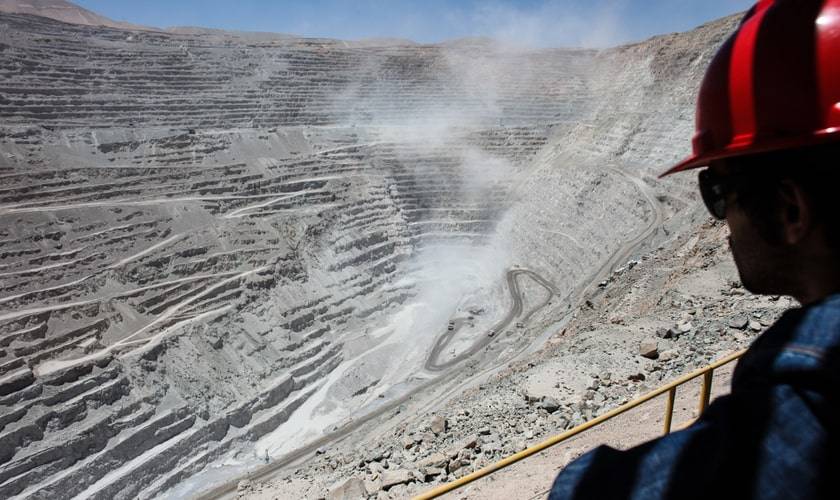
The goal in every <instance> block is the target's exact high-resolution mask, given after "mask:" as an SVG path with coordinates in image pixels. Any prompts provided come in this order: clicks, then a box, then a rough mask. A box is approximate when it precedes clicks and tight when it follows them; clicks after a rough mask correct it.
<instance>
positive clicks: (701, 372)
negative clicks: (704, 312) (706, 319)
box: [413, 350, 746, 500]
mask: <svg viewBox="0 0 840 500" xmlns="http://www.w3.org/2000/svg"><path fill="white" fill-rule="evenodd" d="M745 352H746V350H742V351H738V352H736V353H733V354H730V355H729V356H726V357H724V358H722V359H720V360H718V361H716V362H714V363H712V364H710V365H708V366H706V367H704V368H700V369H698V370H695V371H693V372H691V373H689V374H687V375H683V376H682V377H680V378H678V379H676V380H674V381H673V382H671V383H669V384H666V385H664V386H662V387H660V388H659V389H656V390H654V391H651V392H649V393H647V394H645V395H644V396H641V397H639V398H636V399H634V400H633V401H630V402H629V403H625V404H623V405H621V406H619V407H618V408H615V409H613V410H610V411H608V412H607V413H605V414H603V415H601V416H599V417H597V418H594V419H592V420H590V421H589V422H585V423H583V424H581V425H579V426H577V427H575V428H574V429H570V430H568V431H566V432H563V433H562V434H558V435H556V436H554V437H551V438H549V439H547V440H545V441H543V442H542V443H539V444H536V445H534V446H531V447H530V448H527V449H525V450H522V451H520V452H519V453H516V454H514V455H511V456H509V457H507V458H505V459H503V460H500V461H498V462H496V463H494V464H491V465H488V466H487V467H484V468H483V469H479V470H477V471H475V472H473V473H471V474H467V475H466V476H464V477H462V478H460V479H457V480H455V481H452V482H451V483H447V484H443V485H441V486H438V487H437V488H434V489H432V490H429V491H427V492H426V493H423V494H421V495H418V496H416V497H414V499H413V500H429V499H432V498H437V497H439V496H441V495H444V494H446V493H449V492H450V491H453V490H456V489H458V488H461V487H463V486H466V485H467V484H469V483H472V482H473V481H476V480H478V479H481V478H483V477H485V476H489V475H490V474H493V473H494V472H497V471H499V470H501V469H504V468H505V467H508V466H510V465H513V464H515V463H516V462H519V461H520V460H524V459H525V458H528V457H530V456H531V455H535V454H537V453H539V452H541V451H543V450H545V449H547V448H550V447H552V446H555V445H557V444H560V443H562V442H563V441H565V440H567V439H569V438H571V437H574V436H576V435H578V434H580V433H582V432H584V431H586V430H589V429H591V428H593V427H595V426H597V425H599V424H602V423H604V422H606V421H607V420H610V419H611V418H613V417H616V416H618V415H621V414H622V413H624V412H626V411H629V410H632V409H633V408H636V407H637V406H639V405H641V404H643V403H646V402H648V401H650V400H651V399H654V398H656V397H657V396H660V395H662V394H664V393H666V392H667V393H668V402H667V405H666V407H665V428H664V433H665V434H668V433H670V432H671V421H672V418H673V413H674V400H675V399H676V395H677V387H679V386H681V385H683V384H685V383H687V382H690V381H691V380H694V379H695V378H697V377H700V376H702V377H703V385H702V388H701V390H700V404H699V410H700V411H699V413H702V412H703V410H705V409H706V407H707V406H708V405H709V398H710V396H711V392H712V380H713V377H714V371H715V370H716V369H717V368H720V367H721V366H723V365H726V364H728V363H731V362H732V361H735V360H736V359H738V358H740V357H741V356H742V355H743V354H744V353H745ZM699 413H698V414H699ZM692 423H693V421H689V422H688V423H686V424H685V425H683V426H681V428H684V427H688V426H689V425H691V424H692Z"/></svg>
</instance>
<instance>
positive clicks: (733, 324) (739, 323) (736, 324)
mask: <svg viewBox="0 0 840 500" xmlns="http://www.w3.org/2000/svg"><path fill="white" fill-rule="evenodd" d="M749 324H750V320H749V319H748V318H747V317H745V316H739V317H737V318H733V319H732V320H730V321H729V328H734V329H736V330H745V329H746V328H747V326H749Z"/></svg>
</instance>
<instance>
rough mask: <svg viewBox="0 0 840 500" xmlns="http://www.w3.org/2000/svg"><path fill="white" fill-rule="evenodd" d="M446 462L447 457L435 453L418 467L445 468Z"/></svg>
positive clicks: (419, 463)
mask: <svg viewBox="0 0 840 500" xmlns="http://www.w3.org/2000/svg"><path fill="white" fill-rule="evenodd" d="M446 461H447V458H446V455H444V454H443V453H440V452H435V453H432V454H431V455H429V456H428V457H426V458H424V459H423V460H421V461H420V462H418V464H417V465H419V466H420V467H445V466H446Z"/></svg>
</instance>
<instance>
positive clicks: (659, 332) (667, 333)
mask: <svg viewBox="0 0 840 500" xmlns="http://www.w3.org/2000/svg"><path fill="white" fill-rule="evenodd" d="M656 336H657V337H659V338H660V339H670V338H671V337H673V330H671V329H670V328H657V329H656Z"/></svg>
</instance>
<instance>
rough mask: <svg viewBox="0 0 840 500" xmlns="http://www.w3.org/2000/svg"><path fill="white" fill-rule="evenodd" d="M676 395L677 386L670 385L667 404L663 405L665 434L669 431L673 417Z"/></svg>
mask: <svg viewBox="0 0 840 500" xmlns="http://www.w3.org/2000/svg"><path fill="white" fill-rule="evenodd" d="M676 396H677V388H676V387H672V388H671V389H670V390H669V391H668V405H667V406H666V407H665V434H670V433H671V419H672V418H673V417H674V399H676Z"/></svg>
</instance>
